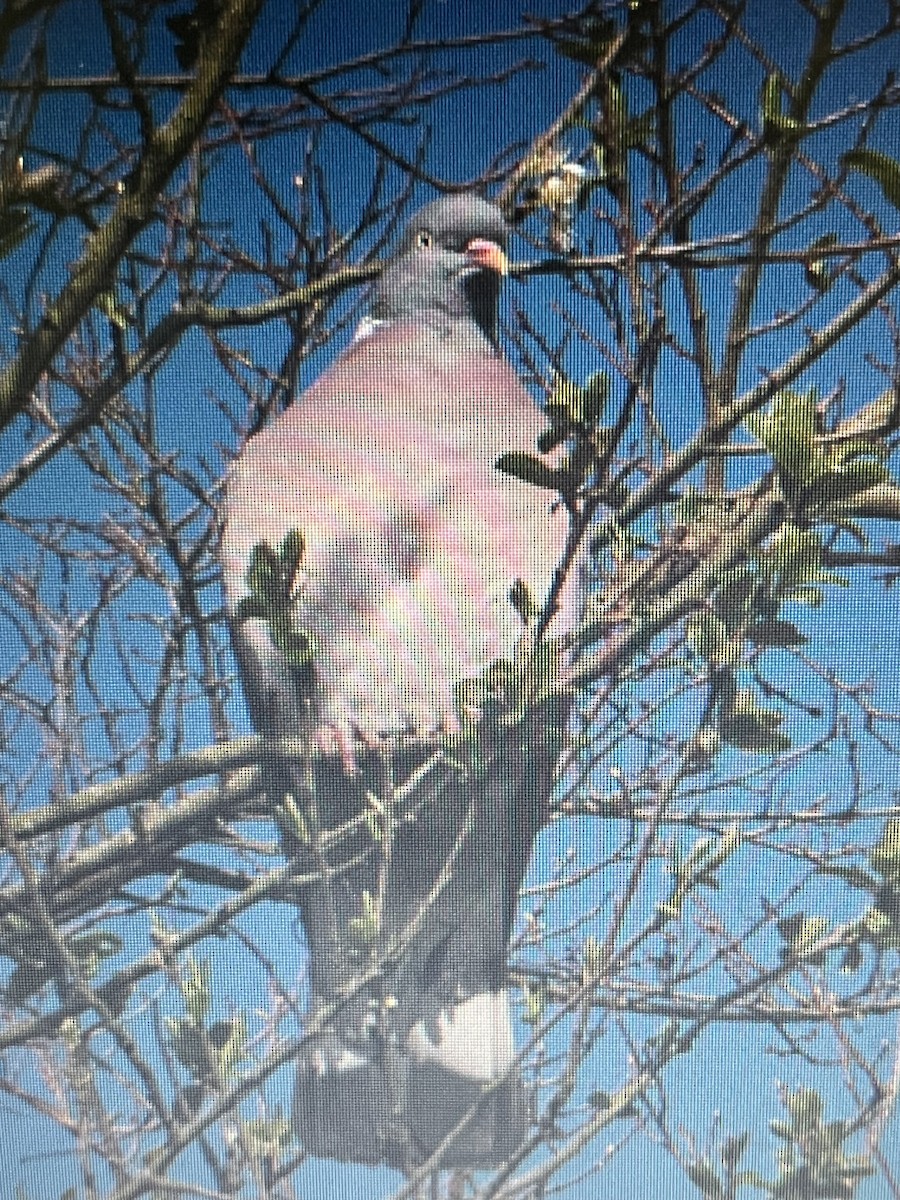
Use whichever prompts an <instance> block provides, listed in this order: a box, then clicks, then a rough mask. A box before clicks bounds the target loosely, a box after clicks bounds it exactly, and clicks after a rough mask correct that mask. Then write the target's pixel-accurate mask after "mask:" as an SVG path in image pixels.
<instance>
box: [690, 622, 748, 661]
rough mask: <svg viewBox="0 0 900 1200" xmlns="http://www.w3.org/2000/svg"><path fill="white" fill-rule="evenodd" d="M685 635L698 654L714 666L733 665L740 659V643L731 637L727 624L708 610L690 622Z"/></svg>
mask: <svg viewBox="0 0 900 1200" xmlns="http://www.w3.org/2000/svg"><path fill="white" fill-rule="evenodd" d="M685 634H686V636H687V639H688V643H689V644H690V645H691V647H692V648H693V649H694V650H695V651H696V653H697V654H698V655H699V656H700V657H701V658H702V659H703V660H704V661H705V662H708V663H711V664H713V665H714V666H723V665H727V664H730V663H733V662H735V661H736V659H737V658H739V657H740V654H741V645H740V642H739V641H738V640H737V639H735V638H732V637H731V636H730V634H729V632H728V627H727V626H726V625H725V622H724V621H722V620H721V619H720V618H719V617H717V616H716V614H715V613H714V612H710V611H709V610H708V609H701V610H700V611H699V612H697V613H695V614H694V615H693V616H692V617H691V618H690V619H689V620H688V622H687V624H686V625H685Z"/></svg>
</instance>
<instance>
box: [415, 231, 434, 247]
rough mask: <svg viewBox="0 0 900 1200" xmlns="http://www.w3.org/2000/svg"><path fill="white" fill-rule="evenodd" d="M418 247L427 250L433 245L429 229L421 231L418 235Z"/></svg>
mask: <svg viewBox="0 0 900 1200" xmlns="http://www.w3.org/2000/svg"><path fill="white" fill-rule="evenodd" d="M416 245H417V246H422V247H423V248H424V249H425V250H427V249H428V247H429V246H430V245H431V234H430V233H429V232H428V230H427V229H420V230H419V232H418V233H417V234H416Z"/></svg>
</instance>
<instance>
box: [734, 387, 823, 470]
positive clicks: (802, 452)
mask: <svg viewBox="0 0 900 1200" xmlns="http://www.w3.org/2000/svg"><path fill="white" fill-rule="evenodd" d="M746 425H747V428H748V429H749V430H750V432H751V433H752V434H753V435H754V437H756V438H758V439H759V441H761V442H762V443H763V445H764V446H765V447H766V448H767V450H768V451H769V452H770V454H771V455H772V457H773V459H774V460H775V464H776V466H777V467H778V469H779V471H780V472H781V474H782V476H783V478H784V480H785V482H786V483H788V484H790V485H793V487H794V488H795V489H796V488H805V487H809V486H810V485H811V484H812V483H814V482H815V481H816V480H817V479H818V478H819V477H820V476H821V475H824V474H825V472H826V471H827V470H828V466H829V462H828V456H827V454H826V452H825V450H824V449H823V448H822V447H821V446H820V445H819V444H818V434H819V414H818V409H817V401H816V395H815V393H814V392H812V391H810V392H793V391H784V392H779V393H778V395H777V396H776V397H775V399H774V400H773V401H772V403H771V405H770V406H769V410H768V412H758V413H751V414H750V415H749V416H748V417H747V419H746Z"/></svg>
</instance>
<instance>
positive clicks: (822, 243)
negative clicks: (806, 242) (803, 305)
mask: <svg viewBox="0 0 900 1200" xmlns="http://www.w3.org/2000/svg"><path fill="white" fill-rule="evenodd" d="M837 241H838V237H837V234H835V233H824V234H822V236H821V237H820V238H816V240H815V241H814V242H813V243H812V245H811V246H810V248H809V251H810V253H809V258H808V259H807V260H806V282H807V283H808V284H809V285H810V287H813V288H815V289H816V291H817V292H827V291H828V289H829V288H830V287H831V285H832V283H834V274H833V271H832V269H831V267H830V265H829V264H830V258H829V257H827V256H822V255H817V254H815V253H814V251H816V250H824V249H827V248H829V247H831V246H834V245H836V244H837Z"/></svg>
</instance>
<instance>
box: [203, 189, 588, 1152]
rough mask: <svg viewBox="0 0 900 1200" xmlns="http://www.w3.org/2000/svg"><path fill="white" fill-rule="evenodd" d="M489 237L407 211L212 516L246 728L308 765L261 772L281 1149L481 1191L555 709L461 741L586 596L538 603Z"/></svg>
mask: <svg viewBox="0 0 900 1200" xmlns="http://www.w3.org/2000/svg"><path fill="white" fill-rule="evenodd" d="M507 236H508V230H507V226H506V222H505V220H504V218H503V215H502V213H501V212H500V210H499V208H497V207H496V206H495V205H493V204H492V203H490V202H489V201H487V200H484V199H481V198H478V197H476V196H474V195H462V194H458V195H453V196H447V197H443V198H441V199H438V200H436V201H433V202H432V203H430V204H427V205H426V206H425V207H423V208H422V209H421V210H420V211H419V212H417V213H416V214H415V215H414V216H413V217H412V219H411V220H410V222H409V224H408V226H407V228H406V230H405V233H404V235H403V237H402V241H401V244H400V246H399V249H398V251H397V253H396V255H395V256H394V258H393V259H392V260H391V261H390V262H389V263H388V265H387V266H386V267H385V269H384V270H383V272H382V274H381V277H380V279H379V281H378V283H377V284H376V286H375V290H374V295H373V299H372V303H371V308H370V314H369V317H368V318H367V319H366V320H365V321H364V322H363V324H362V325H361V327H360V329H359V330H358V333H357V336H356V338H355V339H354V341H353V342H352V343H351V344H350V345H348V346H347V348H346V349H345V350H344V351H343V352H342V353H341V354H340V355H339V356H338V358H337V359H336V360H335V361H334V363H333V364H332V365H331V366H330V367H329V368H328V369H326V370H325V371H324V372H323V373H322V374H321V375H320V376H319V378H318V379H316V380H315V381H314V382H313V383H312V384H311V386H309V387H308V388H307V389H306V390H305V391H304V392H303V393H302V394H301V395H300V396H299V397H297V399H296V401H295V402H294V403H293V404H291V405H290V406H289V407H287V408H286V409H285V411H283V412H282V413H281V414H280V415H279V416H277V417H276V418H275V419H274V420H273V421H272V422H271V423H270V424H269V425H268V426H267V427H266V428H264V429H263V430H262V431H261V432H259V433H257V434H255V435H254V436H252V437H251V438H250V439H249V440H248V442H247V444H246V445H245V447H244V449H243V450H242V452H241V453H240V454H239V455H238V457H237V459H236V460H235V462H234V464H233V466H232V468H231V470H230V473H229V476H228V479H227V481H226V488H225V498H224V502H223V521H222V529H223V532H222V542H221V547H222V548H221V562H222V568H223V577H224V587H225V594H226V600H227V606H228V612H229V616H230V622H231V628H232V634H233V642H234V647H235V652H236V657H237V660H238V664H239V668H240V672H241V676H242V680H243V686H244V691H245V694H246V697H247V701H248V707H249V710H250V714H251V717H252V720H253V722H254V725H255V727H256V728H257V730H258V731H259V732H260V733H262V734H264V735H267V736H270V737H298V736H299V737H301V738H304V739H306V741H305V743H304V744H306V745H308V746H309V747H310V750H309V754H308V755H307V756H306V757H305V758H304V760H303V761H302V762H299V761H298V762H296V763H293V764H290V765H289V766H288V767H286V768H285V767H283V765H282V766H280V767H279V768H278V769H279V770H280V771H281V776H280V785H279V786H280V791H281V794H282V796H287V802H288V803H289V804H290V805H291V811H292V812H293V813H294V814H295V816H294V822H293V824H294V827H297V828H299V833H298V832H297V829H296V828H295V832H294V837H295V841H296V844H297V851H298V855H299V857H300V859H301V860H302V861H303V863H304V864H305V866H304V871H305V873H304V874H303V879H304V880H305V882H303V883H302V886H301V887H300V889H299V901H298V903H299V909H300V916H301V920H302V924H303V926H304V930H305V935H306V941H307V946H308V954H309V957H308V978H309V987H310V1006H309V1014H308V1029H309V1034H308V1036H307V1037H306V1038H305V1040H304V1043H303V1049H302V1052H301V1055H300V1061H299V1065H298V1074H297V1084H296V1091H295V1097H294V1118H295V1122H296V1128H297V1131H298V1134H299V1136H300V1139H301V1141H302V1143H303V1145H304V1146H305V1148H306V1149H307V1150H308V1152H309V1153H311V1154H314V1155H318V1156H322V1157H330V1158H335V1159H339V1160H343V1161H355V1162H363V1163H371V1164H375V1163H380V1162H385V1163H388V1164H389V1165H392V1166H395V1167H398V1168H400V1169H402V1170H406V1171H412V1170H414V1169H416V1168H417V1166H418V1165H419V1164H422V1163H425V1162H429V1163H431V1164H432V1165H433V1166H435V1167H438V1168H456V1167H466V1168H478V1169H482V1168H483V1169H487V1168H491V1167H496V1166H498V1165H500V1164H502V1163H504V1162H505V1161H507V1160H508V1158H509V1157H510V1155H512V1154H513V1153H515V1151H516V1150H517V1149H518V1148H519V1147H520V1146H521V1145H522V1144H523V1142H524V1139H525V1138H526V1135H527V1130H528V1126H529V1120H530V1116H531V1114H530V1102H529V1092H528V1089H527V1088H526V1086H525V1083H524V1082H523V1078H522V1073H521V1071H520V1067H519V1062H518V1060H517V1056H516V1048H515V1039H514V1030H513V1023H512V1017H511V1007H510V996H509V991H508V982H507V957H508V952H509V942H510V938H511V933H512V928H513V925H514V920H515V912H516V904H517V897H518V892H519V888H520V886H521V882H522V879H523V876H524V874H525V871H526V869H527V866H528V862H529V858H530V855H531V850H532V844H533V841H534V838H535V836H536V835H537V833H538V831H539V830H540V828H541V826H542V824H543V823H544V821H545V819H546V814H547V805H548V802H549V797H550V794H551V791H552V788H553V778H554V768H555V764H556V761H557V758H558V755H559V753H560V747H561V744H562V737H563V731H564V726H565V721H566V702H565V701H562V700H559V701H556V702H551V703H549V704H545V705H544V707H543V708H542V709H541V711H540V713H539V714H538V716H537V717H534V715H532V717H531V719H528V718H525V719H522V720H509V721H507V722H506V723H504V722H503V721H500V720H496V721H495V722H494V724H493V726H492V727H491V730H490V732H484V730H483V729H482V727H481V726H480V725H479V719H480V718H484V719H485V720H486V718H485V713H486V711H487V707H489V705H488V701H487V700H485V696H486V695H488V693H487V692H485V691H484V686H485V685H483V681H484V679H485V678H487V677H488V676H489V675H490V672H491V670H494V671H495V672H496V669H497V668H496V664H498V663H507V664H509V663H512V662H514V661H515V658H516V652H517V647H518V646H519V645H520V644H521V639H522V637H523V633H525V631H526V627H527V625H528V619H527V616H528V614H527V612H526V611H525V610H526V609H528V608H529V607H531V608H540V606H541V605H543V604H544V603H545V601H546V599H547V597H548V596H551V595H553V596H555V597H556V602H555V605H551V609H550V610H549V620H548V621H547V628H546V634H547V635H548V636H550V637H552V638H554V639H562V638H563V637H564V635H566V634H569V633H570V632H571V631H573V630H574V628H575V627H576V625H577V620H578V617H579V615H580V610H581V586H580V581H579V579H578V578H577V573H574V572H573V573H572V576H571V578H570V579H568V580H567V581H566V582H565V584H564V586H562V587H559V586H556V587H555V588H554V584H555V581H556V580H557V574H558V568H559V563H560V560H561V558H562V556H563V552H564V549H565V546H566V542H567V538H568V536H569V518H568V515H567V512H566V511H565V506H564V505H562V504H561V503H560V502H559V497H558V495H556V494H555V493H554V492H553V491H552V490H549V489H547V488H542V487H538V486H535V485H534V484H533V483H530V482H526V481H525V480H524V479H522V478H519V477H517V476H516V475H515V474H513V473H510V472H508V471H504V470H502V469H500V468H499V467H498V463H499V462H500V461H501V460H502V459H503V458H504V456H508V455H510V454H534V453H535V447H536V444H537V442H538V439H539V438H540V435H541V434H542V433H543V432H544V431H545V430H547V428H548V423H547V419H546V418H545V416H544V415H543V414H542V413H541V412H540V410H539V409H538V407H537V406H536V404H535V403H534V401H533V400H532V398H531V396H530V395H529V393H528V392H527V391H526V390H525V388H524V387H523V386H522V384H521V383H520V381H519V379H518V377H517V375H516V373H515V371H514V370H513V369H512V367H511V366H510V365H509V363H508V362H507V361H506V360H505V359H504V357H503V356H502V354H501V353H500V350H499V347H498V300H499V292H500V285H501V276H502V274H503V273H504V271H505V267H506V255H505V252H506V247H507ZM507 461H508V460H507ZM517 594H518V596H519V600H518V601H516V600H515V596H516V595H517ZM523 596H524V597H527V598H528V602H527V603H524V602H523V600H522V597H523ZM478 681H482V685H481V686H482V690H481V691H480V692H479V690H478V689H479V682H478ZM479 697H480V699H479ZM482 724H484V721H482ZM473 731H474V732H473ZM441 747H443V749H442V748H441ZM386 797H387V801H386V799H385V798H386Z"/></svg>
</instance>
